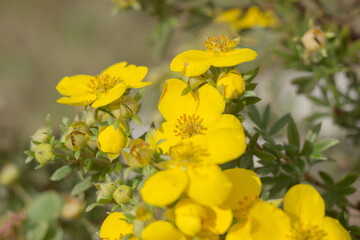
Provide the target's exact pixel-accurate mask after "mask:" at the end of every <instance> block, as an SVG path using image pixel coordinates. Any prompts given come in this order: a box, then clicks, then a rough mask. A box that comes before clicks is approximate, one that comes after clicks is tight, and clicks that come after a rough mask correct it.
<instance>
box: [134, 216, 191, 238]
mask: <svg viewBox="0 0 360 240" xmlns="http://www.w3.org/2000/svg"><path fill="white" fill-rule="evenodd" d="M141 238H142V239H143V240H186V237H185V236H184V235H183V234H182V233H181V232H180V231H179V230H178V229H176V227H175V226H174V225H173V224H172V223H170V222H168V221H163V220H160V221H155V222H152V223H150V224H149V225H147V226H146V227H145V228H144V230H143V232H142V234H141Z"/></svg>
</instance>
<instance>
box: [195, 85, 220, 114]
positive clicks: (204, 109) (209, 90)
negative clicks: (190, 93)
mask: <svg viewBox="0 0 360 240" xmlns="http://www.w3.org/2000/svg"><path fill="white" fill-rule="evenodd" d="M198 92H199V107H198V109H197V111H196V115H199V116H201V117H206V116H209V117H211V116H212V115H215V116H218V115H220V114H221V113H222V112H223V111H224V109H225V102H224V100H223V97H222V96H221V94H220V93H219V91H218V90H217V89H216V88H214V87H213V86H211V85H210V84H206V85H204V86H202V87H200V89H199V90H198ZM206 120H207V119H206Z"/></svg>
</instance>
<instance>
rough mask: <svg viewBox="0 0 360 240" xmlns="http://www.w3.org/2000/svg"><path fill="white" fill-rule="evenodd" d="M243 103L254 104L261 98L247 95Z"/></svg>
mask: <svg viewBox="0 0 360 240" xmlns="http://www.w3.org/2000/svg"><path fill="white" fill-rule="evenodd" d="M244 101H245V105H254V104H255V103H257V102H260V101H261V98H259V97H247V98H245V100H244Z"/></svg>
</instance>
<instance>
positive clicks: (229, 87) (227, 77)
mask: <svg viewBox="0 0 360 240" xmlns="http://www.w3.org/2000/svg"><path fill="white" fill-rule="evenodd" d="M216 84H217V87H218V90H219V91H220V92H221V93H222V94H223V96H224V97H225V98H228V99H234V98H238V97H239V96H240V95H241V94H242V93H243V92H244V90H245V86H244V79H243V77H242V76H241V74H240V73H239V72H238V71H236V70H231V71H230V72H229V73H224V74H222V75H221V76H220V77H219V79H218V80H217V83H216Z"/></svg>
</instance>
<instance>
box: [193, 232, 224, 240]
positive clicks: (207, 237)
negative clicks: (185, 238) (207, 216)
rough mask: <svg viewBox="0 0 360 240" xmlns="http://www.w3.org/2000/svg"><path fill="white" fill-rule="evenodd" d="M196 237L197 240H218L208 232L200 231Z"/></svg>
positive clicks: (217, 236) (216, 236)
mask: <svg viewBox="0 0 360 240" xmlns="http://www.w3.org/2000/svg"><path fill="white" fill-rule="evenodd" d="M196 237H197V239H198V240H219V235H217V234H214V233H212V232H208V231H202V232H200V233H199V234H197V235H196ZM189 240H190V239H189Z"/></svg>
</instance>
